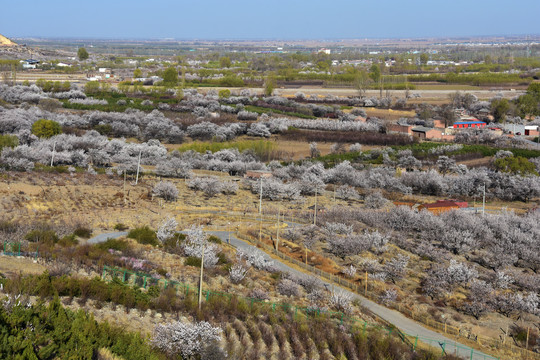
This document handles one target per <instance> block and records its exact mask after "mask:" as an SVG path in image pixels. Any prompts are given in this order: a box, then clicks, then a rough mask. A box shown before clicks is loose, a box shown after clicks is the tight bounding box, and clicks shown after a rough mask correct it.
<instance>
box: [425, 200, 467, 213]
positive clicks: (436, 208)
mask: <svg viewBox="0 0 540 360" xmlns="http://www.w3.org/2000/svg"><path fill="white" fill-rule="evenodd" d="M468 206H469V203H467V202H466V201H460V200H437V202H434V203H432V204H424V205H422V206H421V208H423V209H426V210H429V211H431V212H432V213H434V214H440V213H442V212H445V211H450V210H457V209H463V208H466V207H468Z"/></svg>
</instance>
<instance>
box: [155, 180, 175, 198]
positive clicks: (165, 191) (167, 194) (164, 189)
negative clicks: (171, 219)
mask: <svg viewBox="0 0 540 360" xmlns="http://www.w3.org/2000/svg"><path fill="white" fill-rule="evenodd" d="M152 193H153V194H154V195H155V196H157V197H160V198H163V199H164V200H165V201H173V200H176V199H177V198H178V189H177V188H176V186H175V185H174V184H173V183H172V182H169V181H160V182H158V183H157V184H156V185H155V186H154V189H153V190H152Z"/></svg>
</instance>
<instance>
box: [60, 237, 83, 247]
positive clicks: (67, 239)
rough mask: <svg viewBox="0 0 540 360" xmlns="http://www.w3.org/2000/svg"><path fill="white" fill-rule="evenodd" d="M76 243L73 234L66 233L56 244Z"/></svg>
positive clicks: (68, 244)
mask: <svg viewBox="0 0 540 360" xmlns="http://www.w3.org/2000/svg"><path fill="white" fill-rule="evenodd" d="M78 243H79V241H77V239H76V238H75V234H71V235H66V236H64V237H63V238H61V239H60V240H58V245H60V246H63V247H68V246H73V245H77V244H78Z"/></svg>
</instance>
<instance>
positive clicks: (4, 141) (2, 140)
mask: <svg viewBox="0 0 540 360" xmlns="http://www.w3.org/2000/svg"><path fill="white" fill-rule="evenodd" d="M17 145H19V139H18V138H17V137H16V136H15V135H0V153H1V152H2V149H3V148H5V147H10V148H14V147H15V146H17Z"/></svg>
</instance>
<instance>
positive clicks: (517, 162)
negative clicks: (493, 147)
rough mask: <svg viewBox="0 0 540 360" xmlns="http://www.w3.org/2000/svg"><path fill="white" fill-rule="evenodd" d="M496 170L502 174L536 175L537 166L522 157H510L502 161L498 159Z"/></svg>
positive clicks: (495, 163)
mask: <svg viewBox="0 0 540 360" xmlns="http://www.w3.org/2000/svg"><path fill="white" fill-rule="evenodd" d="M494 165H495V168H496V169H497V170H499V171H501V172H506V173H512V174H519V175H536V176H538V172H536V166H535V165H534V164H533V163H532V162H530V161H529V160H527V159H526V158H524V157H521V156H509V157H505V158H502V159H497V160H495V162H494Z"/></svg>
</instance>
